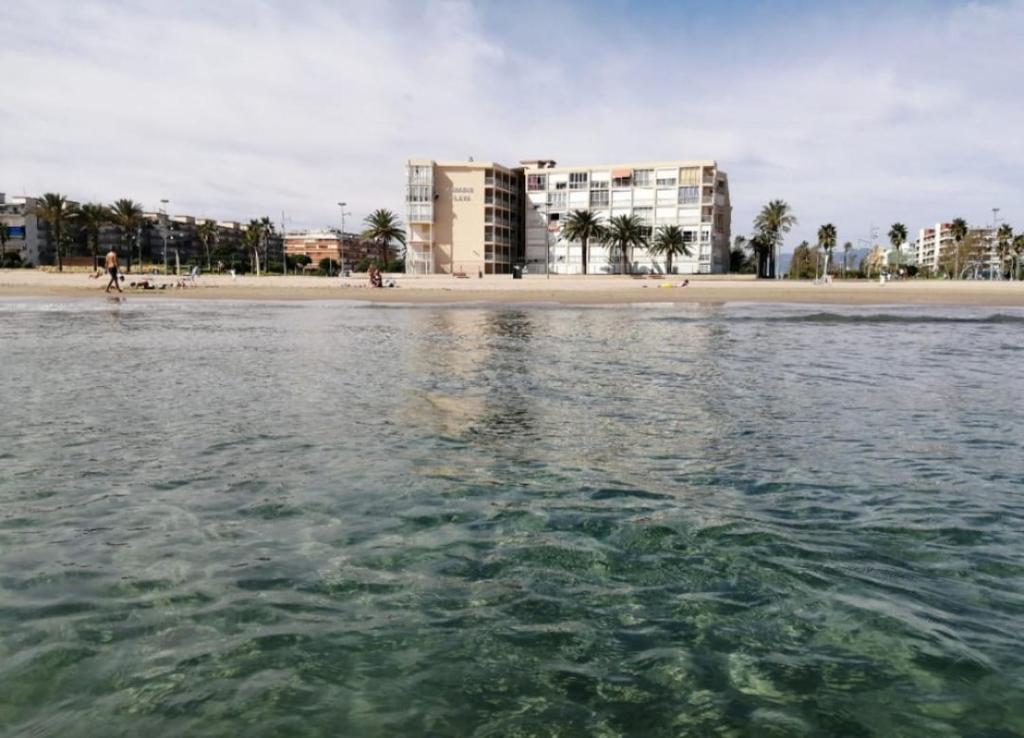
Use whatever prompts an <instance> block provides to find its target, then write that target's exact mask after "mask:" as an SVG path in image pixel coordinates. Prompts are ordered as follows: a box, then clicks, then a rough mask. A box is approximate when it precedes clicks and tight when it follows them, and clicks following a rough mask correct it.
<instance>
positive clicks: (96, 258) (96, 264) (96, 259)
mask: <svg viewBox="0 0 1024 738" xmlns="http://www.w3.org/2000/svg"><path fill="white" fill-rule="evenodd" d="M99 241H100V239H99V237H97V236H93V237H92V270H93V271H94V272H95V271H96V270H97V269H99V268H100V255H99V253H98V252H99V247H100V244H99Z"/></svg>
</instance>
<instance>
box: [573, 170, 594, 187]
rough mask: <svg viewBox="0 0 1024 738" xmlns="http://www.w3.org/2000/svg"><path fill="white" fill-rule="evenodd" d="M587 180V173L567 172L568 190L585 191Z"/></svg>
mask: <svg viewBox="0 0 1024 738" xmlns="http://www.w3.org/2000/svg"><path fill="white" fill-rule="evenodd" d="M589 179H590V173H589V172H569V189H570V190H585V189H587V181H588V180H589Z"/></svg>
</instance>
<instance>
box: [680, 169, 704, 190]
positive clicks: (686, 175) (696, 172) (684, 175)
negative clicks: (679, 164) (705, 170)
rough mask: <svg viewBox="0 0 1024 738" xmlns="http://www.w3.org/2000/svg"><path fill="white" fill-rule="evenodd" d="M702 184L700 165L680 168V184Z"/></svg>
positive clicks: (687, 185)
mask: <svg viewBox="0 0 1024 738" xmlns="http://www.w3.org/2000/svg"><path fill="white" fill-rule="evenodd" d="M695 184H700V169H699V168H698V167H687V168H685V169H680V170H679V185H680V186H686V187H689V186H691V185H695Z"/></svg>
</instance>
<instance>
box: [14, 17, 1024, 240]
mask: <svg viewBox="0 0 1024 738" xmlns="http://www.w3.org/2000/svg"><path fill="white" fill-rule="evenodd" d="M0 27H2V28H4V29H5V33H4V38H3V42H2V43H0V69H2V70H3V72H4V75H5V79H7V80H9V82H8V86H7V90H8V92H7V95H6V98H5V104H4V106H3V107H2V108H0V142H2V143H0V191H6V192H9V193H12V194H21V193H27V194H35V193H39V192H42V191H47V190H60V191H63V192H66V193H67V194H69V195H70V196H72V197H74V198H76V199H80V200H84V199H99V200H107V201H109V200H112V199H115V198H117V197H122V196H133V197H136V198H137V199H139V200H141V201H142V202H143V203H144V204H145V205H147V207H156V205H157V203H158V202H159V200H160V199H161V198H169V199H170V200H171V202H172V209H173V210H174V211H175V212H188V213H193V214H197V215H208V216H213V217H219V218H238V219H247V218H249V217H253V216H259V215H264V214H268V215H271V216H273V217H274V218H275V220H279V219H280V213H281V212H282V211H284V212H285V213H286V214H287V218H288V225H289V227H300V226H320V225H326V224H331V223H335V222H336V221H337V219H338V218H337V211H338V209H337V206H336V205H335V203H337V202H338V201H339V200H346V201H347V202H349V203H350V208H349V209H350V210H351V211H352V212H353V217H352V219H351V220H350V221H349V222H350V223H351V222H352V220H359V219H361V218H362V217H363V216H364V215H365V214H366V213H367V212H369V211H370V210H371V209H373V208H375V207H390V208H393V209H395V210H398V211H401V210H402V182H401V178H402V165H403V162H404V160H405V159H406V158H408V157H423V156H425V157H432V158H436V159H452V158H464V157H466V156H470V155H472V156H475V157H476V158H477V159H478V160H482V159H494V160H497V161H500V162H504V163H515V162H516V161H518V160H519V159H522V158H529V157H551V158H556V159H558V160H559V161H561V162H563V163H566V164H586V163H602V162H619V161H631V160H644V159H673V158H714V159H717V160H718V161H719V163H720V165H721V167H722V168H723V169H725V170H726V171H727V172H728V173H729V175H730V177H731V180H732V192H733V200H734V202H733V204H734V207H735V212H734V227H733V231H734V233H736V234H742V233H746V232H748V231H749V229H750V222H751V219H752V218H753V216H754V214H755V213H756V211H757V209H758V208H759V207H760V206H761V205H762V204H763V203H764V202H765V201H767V200H768V199H771V198H776V197H778V198H783V199H786V200H787V201H789V202H790V203H791V204H792V206H793V208H794V211H795V212H796V214H797V216H798V217H799V219H800V226H799V227H798V229H797V230H796V231H795V232H794V233H793V234H792V235H791V236H790V238H789V240H788V246H789V247H790V248H792V247H793V246H794V245H795V244H796V243H798V242H799V240H800V239H802V238H808V239H813V235H814V232H815V231H816V229H817V226H818V225H820V224H821V223H823V222H833V223H835V224H836V226H837V227H838V230H839V237H840V241H841V242H842V241H845V240H851V241H853V242H854V243H857V242H858V240H859V239H862V238H866V237H867V235H868V232H869V229H870V227H871V225H876V226H880V227H881V231H882V233H884V232H885V230H887V228H888V226H889V224H891V223H892V222H894V221H897V220H900V221H903V222H904V223H906V224H907V225H908V226H909V227H910V229H911V230H912V231H916V230H917V229H918V228H920V227H923V226H925V225H926V224H930V223H934V222H936V221H938V220H948V219H950V218H953V217H964V218H967V219H968V220H969V221H971V222H973V223H983V222H986V221H987V220H990V219H991V217H992V213H991V208H992V207H999V208H1001V213H1000V215H1001V217H1002V218H1003V219H1004V220H1007V221H1008V222H1010V223H1012V224H1014V225H1016V226H1017V227H1018V229H1020V230H1024V142H1022V139H1024V137H1022V136H1021V134H1020V133H1019V131H1020V130H1024V94H1022V93H1024V83H1022V81H1021V74H1020V67H1021V64H1020V61H1019V59H1018V56H1019V53H1020V52H1019V43H1020V42H1019V39H1020V38H1024V0H990V1H987V0H986V1H982V0H979V1H978V2H954V1H952V0H931V1H929V2H924V1H917V0H911V1H908V2H878V1H876V0H868V1H867V2H807V1H806V0H782V1H780V2H740V1H739V0H734V1H731V2H730V1H728V0H727V1H725V2H703V3H695V2H667V1H662V0H658V1H657V2H646V3H642V2H626V1H625V0H612V1H610V2H587V3H585V2H561V3H559V2H544V1H542V0H523V1H522V2H515V3H509V2H497V1H487V2H476V3H473V2H460V1H459V0H424V1H423V2H416V3H412V2H398V1H396V0H381V1H379V2H374V3H367V2H327V1H326V0H323V1H313V0H310V1H307V2H284V1H283V0H281V1H278V0H262V1H259V0H255V1H250V0H222V1H221V2H218V3H216V4H213V3H207V2H199V1H198V0H184V1H182V2H176V3H163V2H146V1H143V2H131V1H128V0H120V1H119V2H111V1H106V2H104V1H101V0H68V1H66V2H55V1H53V0H36V2H33V3H3V4H0ZM10 29H23V31H22V32H18V31H15V32H11V30H10ZM10 80H14V82H13V83H12V82H10Z"/></svg>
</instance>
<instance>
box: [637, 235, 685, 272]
mask: <svg viewBox="0 0 1024 738" xmlns="http://www.w3.org/2000/svg"><path fill="white" fill-rule="evenodd" d="M647 250H648V251H649V252H650V253H651V255H652V256H658V255H663V256H664V257H665V273H666V274H671V273H672V257H674V256H693V250H692V249H691V248H690V247H689V246H688V245H687V243H686V239H685V238H684V237H683V229H682V228H680V227H679V226H677V225H667V226H662V227H661V228H659V229H658V230H657V232H655V234H654V240H653V241H652V242H651V245H650V246H648V247H647Z"/></svg>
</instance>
